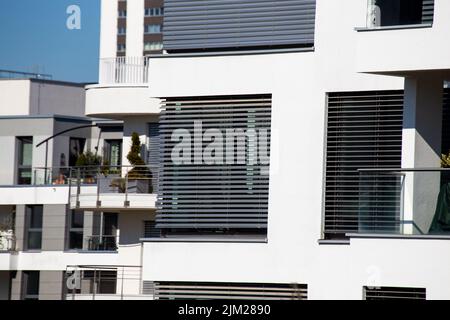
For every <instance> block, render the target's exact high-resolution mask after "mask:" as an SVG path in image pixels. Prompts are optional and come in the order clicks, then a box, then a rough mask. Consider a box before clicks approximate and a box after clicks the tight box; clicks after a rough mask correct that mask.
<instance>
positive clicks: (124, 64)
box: [99, 57, 148, 85]
mask: <svg viewBox="0 0 450 320" xmlns="http://www.w3.org/2000/svg"><path fill="white" fill-rule="evenodd" d="M99 79H100V81H99V82H100V84H109V85H111V84H146V83H147V82H148V57H116V58H103V59H100V76H99Z"/></svg>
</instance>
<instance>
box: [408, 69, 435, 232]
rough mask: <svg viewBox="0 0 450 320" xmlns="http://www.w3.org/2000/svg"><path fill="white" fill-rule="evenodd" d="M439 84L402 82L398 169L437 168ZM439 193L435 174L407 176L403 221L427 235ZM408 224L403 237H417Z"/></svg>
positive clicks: (428, 79)
mask: <svg viewBox="0 0 450 320" xmlns="http://www.w3.org/2000/svg"><path fill="white" fill-rule="evenodd" d="M442 99H443V81H442V79H440V78H439V77H433V76H431V75H430V76H423V77H419V78H406V79H405V101H404V115H403V117H404V122H403V145H402V167H403V168H439V167H440V155H441V140H442V137H441V135H442V132H441V131H442V104H443V100H442ZM439 189H440V173H439V172H434V173H432V172H417V173H407V175H406V179H405V189H404V216H403V219H404V220H405V221H413V222H414V223H415V225H416V226H417V227H418V229H420V230H421V231H423V232H424V233H426V232H428V229H429V226H430V224H431V221H432V219H433V217H434V211H435V208H436V201H437V197H438V194H439ZM418 229H417V228H413V226H412V225H411V224H406V225H405V229H404V230H405V233H408V234H410V233H420V232H419V230H418Z"/></svg>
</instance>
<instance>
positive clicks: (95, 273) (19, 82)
mask: <svg viewBox="0 0 450 320" xmlns="http://www.w3.org/2000/svg"><path fill="white" fill-rule="evenodd" d="M0 112H1V115H0V145H1V147H2V152H1V153H2V157H1V169H0V300H3V299H13V300H19V299H21V300H31V299H40V300H47V299H50V300H61V299H66V298H67V297H68V295H69V294H75V293H77V294H78V298H80V297H81V298H82V297H83V294H87V295H88V297H89V298H90V297H91V296H92V293H93V292H95V293H97V292H98V293H115V292H116V291H117V290H118V289H117V287H118V286H119V285H120V284H118V283H117V282H116V280H115V278H116V275H117V268H112V267H111V266H116V265H121V266H123V265H129V267H128V268H123V267H122V268H121V271H122V273H123V274H126V276H127V285H128V287H120V288H121V292H124V293H127V294H130V295H132V294H133V292H135V293H136V294H137V293H139V292H140V291H139V285H140V281H138V280H133V277H134V278H136V279H139V278H140V268H138V267H134V265H136V266H140V265H141V263H140V247H141V243H140V242H139V240H138V239H139V238H140V237H142V236H143V232H144V219H147V220H151V219H152V217H151V210H150V211H147V212H145V213H143V214H141V213H140V212H139V211H138V210H135V207H136V201H137V202H139V201H144V200H145V202H150V203H151V201H153V203H154V197H153V196H151V195H149V196H146V195H145V194H144V193H143V192H147V193H148V192H149V190H148V189H147V190H145V189H144V190H143V192H140V191H137V189H138V188H139V187H140V188H142V186H141V185H142V181H139V182H140V184H139V183H138V182H136V180H137V179H134V180H133V181H128V180H127V179H122V178H121V171H122V170H123V171H124V174H125V172H128V171H130V170H131V168H128V167H122V157H126V154H125V155H123V153H122V141H123V123H122V122H121V121H112V120H105V119H96V118H88V117H86V116H85V88H84V84H74V83H66V82H58V81H49V80H40V79H14V80H7V79H4V80H0ZM83 157H84V158H83ZM86 158H88V159H87V160H86ZM80 159H84V162H80V161H81V160H80ZM89 159H90V160H89ZM141 180H143V179H141ZM145 182H146V183H147V184H149V183H150V182H149V181H145ZM124 183H125V184H126V186H125V190H122V189H121V185H122V184H124ZM144 185H145V183H144ZM119 189H120V190H119ZM100 191H101V192H100ZM138 193H139V195H138ZM109 198H114V199H115V200H114V201H109V202H108V200H109ZM125 198H126V199H125ZM136 198H138V199H137V200H136ZM149 206H151V205H147V207H149ZM153 207H154V205H153ZM122 213H126V214H122ZM141 233H142V234H141ZM79 265H89V266H95V265H100V266H102V267H101V270H98V268H96V269H95V268H88V269H89V270H87V269H86V268H85V269H84V270H83V271H79V270H75V269H76V268H74V267H72V266H79ZM79 272H82V273H83V281H82V282H78V280H73V278H74V277H73V275H74V274H75V273H76V274H78V273H79ZM99 275H102V277H101V278H100V276H99ZM71 276H72V277H71ZM97 277H99V278H100V279H97ZM130 283H131V284H130ZM133 290H134V291H133Z"/></svg>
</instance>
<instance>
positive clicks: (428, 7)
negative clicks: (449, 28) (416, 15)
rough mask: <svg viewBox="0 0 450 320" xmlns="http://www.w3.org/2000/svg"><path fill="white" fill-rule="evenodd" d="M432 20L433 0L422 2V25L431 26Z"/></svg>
mask: <svg viewBox="0 0 450 320" xmlns="http://www.w3.org/2000/svg"><path fill="white" fill-rule="evenodd" d="M433 20H434V0H423V4H422V23H424V24H431V23H433Z"/></svg>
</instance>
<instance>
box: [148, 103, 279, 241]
mask: <svg viewBox="0 0 450 320" xmlns="http://www.w3.org/2000/svg"><path fill="white" fill-rule="evenodd" d="M196 121H197V123H198V121H201V124H202V129H201V130H202V131H201V133H200V139H201V135H202V134H204V133H205V132H207V130H218V131H219V132H220V133H221V134H222V136H223V137H224V138H223V141H222V142H223V148H222V149H221V150H222V151H223V162H222V163H212V164H211V163H206V162H205V161H204V159H201V161H200V163H197V162H196V161H195V159H193V155H194V151H195V148H194V146H192V144H191V147H190V150H191V151H192V154H191V155H192V156H191V157H190V159H192V162H191V163H182V164H179V163H174V162H173V161H172V160H173V159H172V151H173V148H174V147H175V146H176V145H177V143H178V142H173V141H171V135H172V133H173V132H174V130H176V129H184V130H186V131H187V132H188V133H189V134H190V136H191V137H192V139H194V137H195V136H197V137H198V136H199V134H198V133H196V132H195V130H194V123H195V122H196ZM270 123H271V96H270V95H255V96H223V97H197V98H190V97H185V98H170V99H165V100H164V102H163V106H162V112H161V116H160V126H159V131H160V142H161V170H160V177H159V195H158V203H157V215H156V222H157V228H163V229H166V230H167V231H168V230H169V229H178V230H182V231H183V232H187V233H188V232H222V233H223V232H241V231H243V230H246V231H248V232H250V233H253V232H255V233H263V234H265V233H266V229H267V211H268V195H269V176H268V174H267V173H268V163H267V164H265V163H262V162H261V161H260V160H259V159H258V161H256V162H254V163H250V162H249V159H250V158H251V157H256V156H255V154H252V150H254V147H255V145H254V144H255V143H257V142H255V140H256V139H257V138H260V137H261V136H258V137H257V136H255V135H252V134H250V136H248V137H244V138H245V145H244V146H243V147H242V146H240V143H238V141H237V139H233V141H234V142H233V143H234V144H233V146H228V144H227V142H226V137H227V134H228V133H227V132H228V130H232V131H233V132H239V131H241V132H250V131H251V130H254V131H255V132H258V133H260V132H262V131H265V132H266V147H267V148H266V149H267V150H266V151H267V157H270ZM261 141H262V140H261ZM209 143H210V142H207V141H203V142H201V143H200V146H201V148H200V149H201V150H200V154H202V151H204V150H205V149H206V147H207V146H208V144H209ZM252 144H253V145H252ZM262 147H264V146H263V144H259V145H258V146H257V148H258V153H259V152H260V150H261V148H262ZM230 150H231V151H233V154H234V155H235V156H234V157H232V158H231V159H232V162H229V160H228V158H226V157H227V155H228V152H229V151H230ZM239 154H241V155H242V154H243V155H244V156H245V161H244V162H243V163H242V162H241V161H240V160H239V158H237V157H238V155H239ZM259 155H260V154H259ZM172 231H173V230H172Z"/></svg>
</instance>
